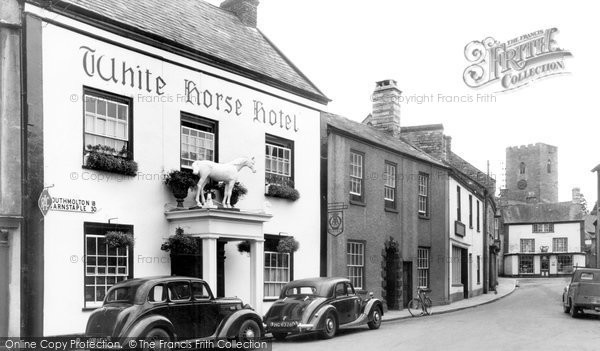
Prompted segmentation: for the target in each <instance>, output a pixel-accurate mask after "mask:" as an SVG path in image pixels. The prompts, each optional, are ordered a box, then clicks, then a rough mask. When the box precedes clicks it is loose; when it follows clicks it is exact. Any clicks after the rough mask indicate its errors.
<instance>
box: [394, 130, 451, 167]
mask: <svg viewBox="0 0 600 351" xmlns="http://www.w3.org/2000/svg"><path fill="white" fill-rule="evenodd" d="M400 136H401V137H402V138H404V139H406V140H407V141H408V142H410V143H411V144H413V145H415V146H416V147H418V148H420V149H421V150H423V151H425V152H426V153H428V154H430V155H432V156H434V157H437V158H439V159H442V160H447V157H448V154H449V153H450V151H451V145H452V138H451V137H449V136H446V135H444V126H443V125H442V124H427V125H422V126H411V127H402V129H401V134H400Z"/></svg>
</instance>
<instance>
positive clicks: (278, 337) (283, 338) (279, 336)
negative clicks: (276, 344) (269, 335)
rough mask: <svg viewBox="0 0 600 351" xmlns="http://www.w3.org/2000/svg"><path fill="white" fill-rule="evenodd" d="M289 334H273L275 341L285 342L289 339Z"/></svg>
mask: <svg viewBox="0 0 600 351" xmlns="http://www.w3.org/2000/svg"><path fill="white" fill-rule="evenodd" d="M287 334H288V333H273V337H274V338H275V340H279V341H283V340H285V338H286V337H287Z"/></svg>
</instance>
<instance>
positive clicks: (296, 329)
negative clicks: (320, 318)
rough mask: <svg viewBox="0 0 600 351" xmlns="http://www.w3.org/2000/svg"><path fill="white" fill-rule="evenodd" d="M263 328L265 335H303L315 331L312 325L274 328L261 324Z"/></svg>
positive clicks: (299, 324) (273, 326)
mask: <svg viewBox="0 0 600 351" xmlns="http://www.w3.org/2000/svg"><path fill="white" fill-rule="evenodd" d="M263 327H264V329H265V331H266V332H267V333H290V334H303V333H310V332H313V331H315V326H314V325H313V324H305V323H297V324H295V325H294V326H285V327H283V326H276V325H272V324H263Z"/></svg>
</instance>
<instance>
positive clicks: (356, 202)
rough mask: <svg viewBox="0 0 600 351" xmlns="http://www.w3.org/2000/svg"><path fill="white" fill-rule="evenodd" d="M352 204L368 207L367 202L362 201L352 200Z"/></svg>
mask: <svg viewBox="0 0 600 351" xmlns="http://www.w3.org/2000/svg"><path fill="white" fill-rule="evenodd" d="M350 205H355V206H362V207H366V206H367V204H366V203H364V202H362V201H356V200H350Z"/></svg>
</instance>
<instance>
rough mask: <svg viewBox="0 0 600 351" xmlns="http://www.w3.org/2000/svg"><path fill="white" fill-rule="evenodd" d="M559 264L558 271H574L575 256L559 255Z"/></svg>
mask: <svg viewBox="0 0 600 351" xmlns="http://www.w3.org/2000/svg"><path fill="white" fill-rule="evenodd" d="M557 266H558V267H557V271H558V273H571V272H572V271H573V256H571V255H558V257H557Z"/></svg>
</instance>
